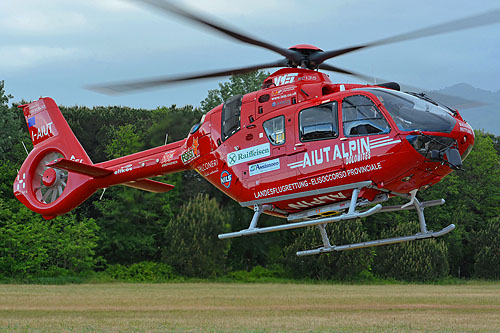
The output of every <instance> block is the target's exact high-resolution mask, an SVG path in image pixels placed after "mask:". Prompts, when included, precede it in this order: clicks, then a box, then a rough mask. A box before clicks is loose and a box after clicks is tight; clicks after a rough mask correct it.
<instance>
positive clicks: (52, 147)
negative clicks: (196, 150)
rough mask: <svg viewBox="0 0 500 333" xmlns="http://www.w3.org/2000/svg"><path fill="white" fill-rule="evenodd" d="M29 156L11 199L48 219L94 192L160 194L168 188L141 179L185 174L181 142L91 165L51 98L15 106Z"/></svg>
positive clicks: (69, 209) (159, 183) (165, 185)
mask: <svg viewBox="0 0 500 333" xmlns="http://www.w3.org/2000/svg"><path fill="white" fill-rule="evenodd" d="M20 107H21V108H22V109H23V113H24V116H25V118H26V123H27V125H28V131H29V133H30V137H31V140H32V142H33V150H32V151H31V152H30V153H29V155H28V157H27V158H26V160H25V161H24V163H23V165H22V166H21V168H20V170H19V172H18V175H17V177H16V179H15V180H14V185H13V191H14V195H15V197H16V198H17V199H18V200H19V201H20V202H21V203H23V204H24V205H25V206H26V207H28V208H29V209H31V210H32V211H34V212H37V213H40V214H41V215H42V216H43V217H44V218H46V219H51V218H53V217H55V216H58V215H62V214H65V213H67V212H69V211H71V210H72V209H74V208H75V207H77V206H78V205H80V204H81V203H83V202H84V201H85V200H87V199H88V198H89V197H90V196H91V195H92V194H93V193H94V192H95V191H97V190H98V189H100V188H107V187H110V186H113V185H120V184H121V185H125V186H130V187H134V188H138V189H141V190H145V191H151V192H157V193H158V192H166V191H169V190H171V189H172V188H173V186H172V185H169V184H165V183H161V182H157V181H154V180H151V179H147V178H149V177H152V176H157V175H162V174H168V173H173V172H178V171H183V170H187V169H190V168H191V166H190V165H189V164H185V163H183V162H182V161H183V160H182V158H181V154H182V152H183V148H184V144H185V140H182V141H178V142H174V143H171V144H168V145H165V146H161V147H157V148H153V149H149V150H146V151H143V152H139V153H136V154H132V155H128V156H124V157H121V158H118V159H115V160H111V161H106V162H103V163H99V164H93V163H92V161H91V160H90V158H89V156H88V155H87V153H86V152H85V150H84V149H83V147H82V145H81V144H80V142H79V141H78V139H77V138H76V136H75V135H74V133H73V131H72V130H71V128H70V127H69V125H68V124H67V122H66V120H65V119H64V117H63V115H62V113H61V111H60V110H59V108H58V107H57V105H56V104H55V102H54V101H53V100H52V99H51V98H41V99H39V100H38V101H35V102H32V103H30V104H26V105H22V106H20Z"/></svg>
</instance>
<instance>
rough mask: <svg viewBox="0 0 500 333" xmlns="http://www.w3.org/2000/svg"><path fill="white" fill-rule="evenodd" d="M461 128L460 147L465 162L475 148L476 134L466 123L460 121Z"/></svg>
mask: <svg viewBox="0 0 500 333" xmlns="http://www.w3.org/2000/svg"><path fill="white" fill-rule="evenodd" d="M458 123H459V126H460V131H459V137H458V140H457V142H458V145H459V148H460V151H461V152H462V154H461V157H462V161H464V160H465V159H466V158H467V156H468V155H469V153H470V152H471V150H472V147H473V146H474V139H475V134H474V130H473V129H472V127H471V126H470V125H469V124H468V123H466V122H465V121H461V120H459V121H458Z"/></svg>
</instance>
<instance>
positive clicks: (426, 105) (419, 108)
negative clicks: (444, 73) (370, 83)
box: [363, 88, 456, 133]
mask: <svg viewBox="0 0 500 333" xmlns="http://www.w3.org/2000/svg"><path fill="white" fill-rule="evenodd" d="M363 90H364V91H368V92H370V93H372V94H374V95H375V96H376V97H377V98H378V99H379V100H380V102H381V103H382V104H383V105H384V107H385V108H386V110H387V111H388V112H389V114H390V115H391V117H392V119H393V120H394V122H395V123H396V125H397V126H398V128H399V129H400V130H401V131H414V130H420V131H430V132H443V133H450V132H451V131H452V130H453V127H454V126H455V123H456V120H455V119H454V118H453V116H452V114H451V112H450V110H447V109H445V108H444V107H441V106H439V105H436V104H437V103H436V104H434V103H431V102H430V101H428V100H425V99H422V98H419V97H418V96H414V95H409V94H406V93H403V92H400V91H395V90H394V91H393V90H391V91H388V90H387V89H379V88H369V89H363Z"/></svg>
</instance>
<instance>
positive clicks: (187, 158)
mask: <svg viewBox="0 0 500 333" xmlns="http://www.w3.org/2000/svg"><path fill="white" fill-rule="evenodd" d="M198 156H199V151H198V139H193V145H192V146H191V147H190V148H189V149H188V150H186V151H185V152H184V153H182V154H181V160H182V163H184V164H187V163H189V162H191V161H192V160H194V159H195V158H197V157H198Z"/></svg>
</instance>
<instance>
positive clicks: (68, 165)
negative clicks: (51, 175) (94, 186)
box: [47, 158, 113, 178]
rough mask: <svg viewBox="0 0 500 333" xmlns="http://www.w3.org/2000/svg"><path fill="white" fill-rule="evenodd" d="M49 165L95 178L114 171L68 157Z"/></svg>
mask: <svg viewBox="0 0 500 333" xmlns="http://www.w3.org/2000/svg"><path fill="white" fill-rule="evenodd" d="M47 166H49V167H52V168H57V169H64V170H68V171H71V172H76V173H79V174H82V175H85V176H91V177H94V178H98V177H104V176H108V175H110V174H112V173H113V171H112V170H109V169H105V168H100V167H96V166H94V165H90V164H84V163H80V162H76V161H73V160H68V159H66V158H60V159H57V160H55V161H54V162H51V163H49V164H47Z"/></svg>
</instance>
